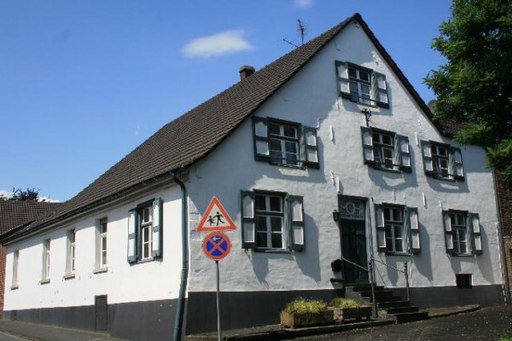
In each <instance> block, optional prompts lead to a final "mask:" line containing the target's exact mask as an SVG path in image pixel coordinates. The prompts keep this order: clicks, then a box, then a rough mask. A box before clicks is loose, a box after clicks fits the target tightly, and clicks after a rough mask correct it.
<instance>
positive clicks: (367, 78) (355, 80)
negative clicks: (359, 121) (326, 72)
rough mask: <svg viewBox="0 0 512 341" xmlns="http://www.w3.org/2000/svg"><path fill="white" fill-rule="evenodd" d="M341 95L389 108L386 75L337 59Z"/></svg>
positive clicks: (367, 103)
mask: <svg viewBox="0 0 512 341" xmlns="http://www.w3.org/2000/svg"><path fill="white" fill-rule="evenodd" d="M336 72H337V76H338V84H339V91H340V95H341V96H342V97H343V98H347V99H348V100H350V101H352V102H355V103H360V104H365V105H370V106H379V107H382V108H389V100H388V89H387V83H386V76H385V75H383V74H381V73H378V72H375V71H373V70H372V69H368V68H365V67H362V66H359V65H356V64H352V63H349V62H340V61H336Z"/></svg>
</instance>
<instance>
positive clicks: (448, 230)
mask: <svg viewBox="0 0 512 341" xmlns="http://www.w3.org/2000/svg"><path fill="white" fill-rule="evenodd" d="M443 222H444V235H445V242H446V252H448V253H449V254H451V255H454V256H458V255H470V254H475V255H480V254H482V236H481V232H480V218H479V216H478V214H477V213H469V212H466V211H456V210H448V211H443Z"/></svg>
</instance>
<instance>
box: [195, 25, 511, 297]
mask: <svg viewBox="0 0 512 341" xmlns="http://www.w3.org/2000/svg"><path fill="white" fill-rule="evenodd" d="M335 60H340V61H350V62H352V63H355V64H358V65H361V66H365V67H368V68H371V69H373V70H375V71H378V72H380V73H383V74H385V75H386V80H387V82H388V87H389V89H390V90H389V97H390V105H391V107H390V109H378V108H373V109H372V112H373V116H372V117H371V126H373V127H378V128H381V129H385V130H390V131H394V132H396V133H398V134H401V135H406V136H408V137H409V144H410V149H411V156H412V161H413V171H412V173H411V174H406V173H402V174H396V173H390V172H385V171H380V170H374V169H372V168H369V167H368V166H367V165H365V164H364V163H363V157H362V145H361V130H360V127H361V126H364V125H365V119H364V115H362V114H361V113H360V110H359V109H358V108H357V105H356V104H354V103H352V102H350V101H348V100H343V99H342V98H341V97H339V96H338V90H337V89H338V85H337V80H336V71H335V66H334V62H335ZM256 115H257V116H262V117H267V116H268V117H273V118H280V119H284V120H289V121H294V122H299V123H302V124H303V125H307V126H318V128H319V129H318V138H319V157H320V169H318V170H317V169H292V168H286V167H279V166H273V165H269V164H268V163H265V162H261V161H255V160H254V152H253V137H252V136H253V135H252V122H251V120H250V119H249V120H247V121H246V122H244V123H243V124H242V125H241V127H240V128H239V129H238V130H237V131H235V132H234V133H233V134H232V135H231V136H230V137H229V138H228V139H226V140H225V141H224V142H223V143H222V145H221V146H220V147H218V148H217V149H216V150H215V151H214V152H213V153H211V154H210V155H209V157H207V158H206V159H205V160H203V161H202V162H200V163H199V164H198V165H196V166H195V167H194V169H193V171H192V173H191V177H190V182H189V183H188V186H189V194H190V201H191V213H190V220H191V223H190V228H191V251H190V254H191V274H190V286H189V289H190V291H214V290H215V282H214V278H215V264H214V262H213V261H211V260H209V259H208V258H207V257H205V256H204V254H203V252H202V250H201V243H202V240H203V238H204V236H205V234H204V233H198V232H196V231H195V227H197V224H198V222H199V220H200V218H201V215H202V214H203V212H204V211H205V209H206V207H207V205H208V202H209V201H210V199H211V197H212V196H213V195H216V196H217V197H219V198H220V200H221V201H222V203H223V204H224V206H225V208H226V209H227V211H228V213H229V214H230V215H231V217H232V218H233V219H234V220H235V222H236V223H237V224H238V226H241V217H240V206H241V203H240V191H241V190H253V189H259V190H269V191H282V192H287V193H289V194H293V195H301V196H303V197H304V212H305V223H306V250H305V252H295V253H284V254H283V253H257V252H254V251H245V250H243V249H242V248H241V238H240V237H241V232H240V230H237V231H229V232H226V233H227V235H228V236H229V237H230V238H231V240H232V244H233V245H232V249H231V254H230V255H229V256H228V257H227V258H225V259H224V260H222V261H220V268H221V288H222V290H226V291H253V290H254V291H255V290H290V289H328V288H332V284H331V283H330V281H329V280H330V278H331V277H333V276H332V271H331V268H330V262H331V261H332V260H334V259H337V258H339V253H340V246H339V232H338V229H337V227H336V225H335V223H334V222H333V220H332V215H331V212H332V211H333V210H334V209H335V208H337V195H338V194H343V195H351V196H361V197H366V198H371V205H370V206H371V207H370V209H371V210H370V212H369V213H370V217H371V222H370V224H371V226H369V227H368V231H367V235H370V230H371V231H373V232H372V233H373V237H374V238H375V235H376V233H375V223H374V220H375V219H374V217H375V213H374V209H373V203H396V204H402V205H407V206H411V207H417V208H418V210H419V219H420V224H421V225H422V227H421V229H422V230H421V243H422V250H421V254H420V255H417V256H413V257H404V256H385V255H384V253H377V252H376V251H375V255H376V257H377V258H379V259H381V260H383V261H385V262H387V263H388V264H390V265H392V266H396V267H400V268H401V267H402V266H403V262H404V261H409V262H412V265H411V268H410V273H411V277H410V279H411V285H412V286H415V287H430V286H454V285H455V275H454V274H455V273H459V272H464V273H471V274H473V285H486V284H500V283H502V278H501V275H500V270H499V263H498V259H499V255H498V236H497V231H496V226H497V223H498V218H497V212H496V203H495V196H494V185H493V179H492V173H491V171H490V170H489V169H484V168H483V164H484V160H485V153H484V151H483V150H482V149H481V148H478V147H474V146H464V147H462V154H463V160H464V170H465V175H466V179H465V181H464V182H448V181H440V180H435V179H432V178H428V177H426V176H425V174H424V169H423V163H422V162H423V161H422V156H421V149H420V146H419V145H417V144H416V138H415V136H418V139H426V140H434V141H439V142H446V143H450V144H452V145H455V143H454V142H452V141H449V140H448V139H446V138H444V137H442V136H441V135H440V134H439V133H438V131H437V130H436V129H435V128H434V126H433V125H432V123H431V122H430V121H429V120H428V119H427V118H426V116H425V115H424V113H422V112H421V109H420V108H419V107H418V105H417V104H416V103H415V102H414V100H413V99H412V97H411V96H410V95H409V93H408V92H407V91H406V90H405V88H404V87H403V85H402V84H401V83H400V81H399V79H398V78H397V77H396V75H394V74H393V72H392V70H391V69H390V68H389V66H388V65H386V63H385V62H384V60H383V58H382V56H380V55H379V53H378V52H377V51H376V49H375V48H374V47H373V45H372V43H371V41H370V40H369V39H368V38H367V37H366V36H365V34H364V32H363V31H362V30H361V29H360V28H358V27H356V26H354V25H349V26H348V27H347V28H346V29H345V30H344V31H343V32H341V33H340V34H339V35H338V37H336V38H335V39H334V40H333V41H332V42H331V43H329V44H328V45H327V47H326V48H324V49H323V50H322V51H321V52H320V53H319V54H318V55H317V56H315V57H314V59H313V60H312V61H311V62H310V63H309V64H307V65H306V67H304V68H303V69H302V70H301V71H300V72H299V73H298V74H297V75H296V76H294V77H293V79H292V80H291V81H289V82H288V83H287V84H286V85H285V86H284V87H283V88H282V89H280V90H279V91H278V92H277V93H276V94H275V95H274V96H273V97H272V98H271V99H270V100H268V101H267V102H266V103H265V104H264V105H262V106H261V108H260V109H259V110H258V111H257V113H256ZM331 127H332V129H333V131H334V140H331V138H330V131H331ZM331 172H333V173H334V175H335V179H339V184H336V183H335V184H333V183H332V182H331ZM423 195H424V196H425V198H426V205H424V204H423ZM442 209H445V210H447V209H461V210H468V211H470V212H477V213H479V215H480V220H481V225H482V229H483V233H482V239H483V245H484V252H483V255H481V256H470V257H450V256H449V255H447V254H446V250H445V242H444V231H443V222H442V215H441V210H442ZM373 244H374V245H376V242H375V241H374V243H373ZM376 272H377V281H379V282H381V283H384V284H386V285H387V286H390V287H394V286H397V287H403V286H405V282H404V279H403V276H397V275H396V273H395V272H394V271H388V270H387V269H386V268H384V267H382V266H378V267H377V271H376Z"/></svg>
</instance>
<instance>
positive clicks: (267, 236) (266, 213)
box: [254, 193, 288, 250]
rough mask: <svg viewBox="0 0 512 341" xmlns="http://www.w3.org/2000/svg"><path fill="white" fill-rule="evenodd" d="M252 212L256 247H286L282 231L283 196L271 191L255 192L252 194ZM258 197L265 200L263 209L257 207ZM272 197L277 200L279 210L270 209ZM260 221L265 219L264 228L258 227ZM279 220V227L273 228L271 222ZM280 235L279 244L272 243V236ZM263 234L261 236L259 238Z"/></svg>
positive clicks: (283, 214) (283, 223)
mask: <svg viewBox="0 0 512 341" xmlns="http://www.w3.org/2000/svg"><path fill="white" fill-rule="evenodd" d="M254 197H255V198H254V212H255V222H256V248H257V249H258V248H259V249H281V250H282V249H286V245H287V244H288V243H287V242H288V240H287V239H286V234H285V233H284V227H285V211H284V196H282V195H277V194H273V193H255V195H254ZM258 198H263V200H264V202H265V209H259V208H258ZM272 199H274V200H276V199H277V200H278V202H279V206H280V207H279V210H272V209H271V201H272ZM262 221H265V229H264V230H262V229H260V228H259V225H260V223H261V222H262ZM276 221H279V225H280V226H279V229H278V230H274V229H273V228H272V227H273V226H272V224H273V223H275V222H276ZM275 235H278V236H280V239H281V246H277V245H273V237H274V236H275ZM262 236H264V237H263V238H261V237H262Z"/></svg>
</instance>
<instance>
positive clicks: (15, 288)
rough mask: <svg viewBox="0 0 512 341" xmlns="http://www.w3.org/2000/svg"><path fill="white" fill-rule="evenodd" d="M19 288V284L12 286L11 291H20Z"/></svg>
mask: <svg viewBox="0 0 512 341" xmlns="http://www.w3.org/2000/svg"><path fill="white" fill-rule="evenodd" d="M18 288H19V286H18V284H15V285H12V286H11V290H18Z"/></svg>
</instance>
